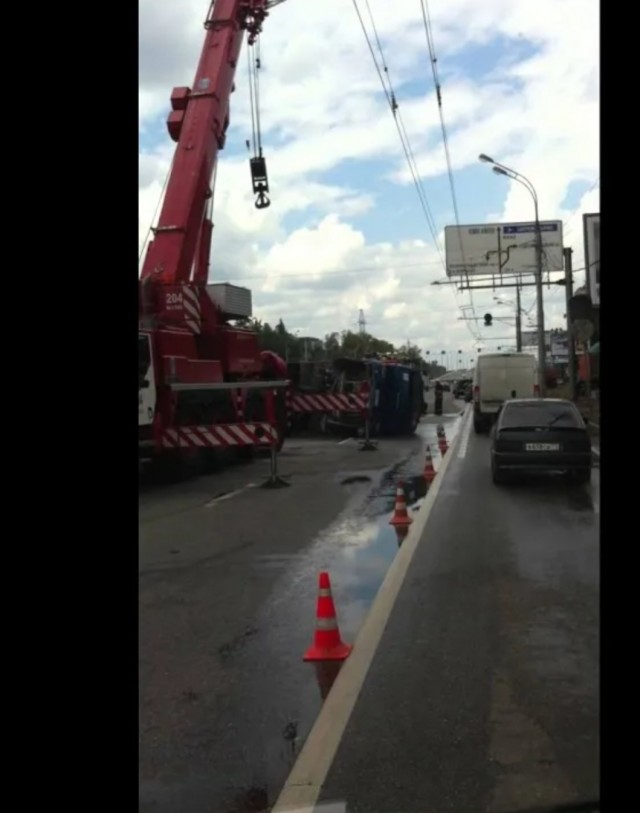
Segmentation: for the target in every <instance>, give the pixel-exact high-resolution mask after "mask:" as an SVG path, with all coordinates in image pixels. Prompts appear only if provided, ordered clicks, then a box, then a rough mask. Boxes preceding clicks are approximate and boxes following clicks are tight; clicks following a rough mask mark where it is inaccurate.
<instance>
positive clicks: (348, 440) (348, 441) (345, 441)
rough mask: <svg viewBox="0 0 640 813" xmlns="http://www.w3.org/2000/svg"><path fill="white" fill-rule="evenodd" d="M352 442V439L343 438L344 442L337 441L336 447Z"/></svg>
mask: <svg viewBox="0 0 640 813" xmlns="http://www.w3.org/2000/svg"><path fill="white" fill-rule="evenodd" d="M352 442H353V438H345V439H344V440H339V441H338V442H337V444H336V446H342V444H343V443H352Z"/></svg>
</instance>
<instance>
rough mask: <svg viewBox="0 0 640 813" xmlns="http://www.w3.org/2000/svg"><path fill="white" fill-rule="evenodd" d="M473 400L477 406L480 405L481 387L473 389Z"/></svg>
mask: <svg viewBox="0 0 640 813" xmlns="http://www.w3.org/2000/svg"><path fill="white" fill-rule="evenodd" d="M473 400H474V403H476V404H479V403H480V387H474V388H473Z"/></svg>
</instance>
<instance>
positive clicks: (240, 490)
mask: <svg viewBox="0 0 640 813" xmlns="http://www.w3.org/2000/svg"><path fill="white" fill-rule="evenodd" d="M256 485H257V484H256V483H247V485H246V486H242V488H236V490H235V491H230V492H229V493H228V494H221V495H220V496H219V497H214V498H213V499H212V500H209V502H206V503H205V504H204V507H205V508H213V506H214V505H217V504H218V503H219V502H224V501H225V500H230V499H231V498H232V497H237V496H238V494H242V493H243V492H244V491H248V490H249V489H250V488H255V487H256Z"/></svg>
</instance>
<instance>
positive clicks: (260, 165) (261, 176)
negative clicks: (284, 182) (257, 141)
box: [249, 155, 271, 209]
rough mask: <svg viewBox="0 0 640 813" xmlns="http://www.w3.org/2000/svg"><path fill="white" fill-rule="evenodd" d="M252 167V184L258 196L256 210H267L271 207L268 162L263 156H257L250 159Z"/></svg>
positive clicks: (254, 192)
mask: <svg viewBox="0 0 640 813" xmlns="http://www.w3.org/2000/svg"><path fill="white" fill-rule="evenodd" d="M249 165H250V167H251V182H252V184H253V194H254V195H256V196H257V197H256V203H255V205H256V209H266V208H267V207H268V206H271V201H270V200H269V197H268V194H267V193H268V192H269V180H268V178H267V162H266V161H265V159H264V157H263V156H262V155H257V156H255V157H254V158H250V159H249Z"/></svg>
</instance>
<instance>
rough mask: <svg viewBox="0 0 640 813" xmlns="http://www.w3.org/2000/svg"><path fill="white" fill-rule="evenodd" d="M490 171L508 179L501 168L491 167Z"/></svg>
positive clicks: (506, 173) (507, 174)
mask: <svg viewBox="0 0 640 813" xmlns="http://www.w3.org/2000/svg"><path fill="white" fill-rule="evenodd" d="M492 169H493V171H494V172H495V173H496V175H506V176H507V178H508V177H509V173H508V172H506V171H505V170H504V169H502V167H492Z"/></svg>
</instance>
